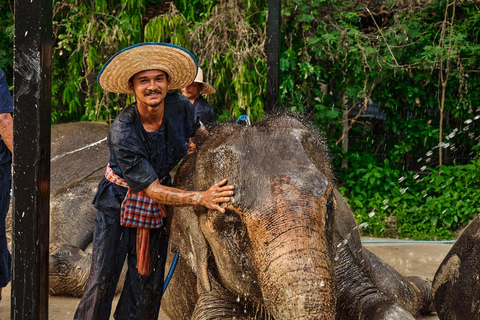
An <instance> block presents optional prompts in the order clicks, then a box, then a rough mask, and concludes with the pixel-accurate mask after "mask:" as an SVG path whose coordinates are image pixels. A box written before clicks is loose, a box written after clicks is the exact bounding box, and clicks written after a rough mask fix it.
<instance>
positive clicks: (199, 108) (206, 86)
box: [182, 68, 217, 128]
mask: <svg viewBox="0 0 480 320" xmlns="http://www.w3.org/2000/svg"><path fill="white" fill-rule="evenodd" d="M215 92H217V89H216V88H215V86H214V85H213V84H210V83H207V82H203V71H202V69H201V68H198V73H197V77H196V78H195V80H193V82H192V83H191V84H190V85H188V86H186V87H183V88H182V93H183V95H184V96H186V97H187V98H188V100H190V102H191V103H192V104H193V109H194V110H195V113H196V114H197V116H198V117H199V118H200V121H201V122H202V123H203V124H204V125H205V126H206V127H207V128H211V127H212V125H213V124H214V123H215V121H216V117H215V112H214V111H213V108H212V106H211V105H210V104H209V103H208V102H207V100H205V99H204V98H203V97H202V96H201V94H214V93H215Z"/></svg>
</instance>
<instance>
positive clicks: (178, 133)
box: [93, 93, 199, 220]
mask: <svg viewBox="0 0 480 320" xmlns="http://www.w3.org/2000/svg"><path fill="white" fill-rule="evenodd" d="M198 127H199V120H198V118H197V116H196V115H195V112H194V111H193V110H192V107H191V104H190V102H189V101H188V99H187V98H186V97H185V96H183V95H182V94H179V93H168V94H167V96H166V97H165V113H164V116H163V122H162V126H161V127H160V129H159V130H157V131H155V132H147V131H146V130H145V129H144V128H143V125H142V122H141V120H140V115H139V113H138V109H137V105H136V103H133V104H131V105H130V106H128V107H127V108H126V109H125V110H124V111H123V112H122V113H121V114H119V115H118V116H117V117H116V118H115V120H114V122H113V123H112V125H111V126H110V128H109V131H108V137H107V143H108V146H109V148H110V159H109V164H110V167H111V168H112V170H113V172H114V173H115V174H116V175H118V176H120V177H121V178H123V179H124V180H125V181H126V182H127V184H128V186H129V187H130V189H131V190H132V192H134V193H136V192H140V191H142V190H144V189H145V188H147V187H148V186H149V185H150V184H152V182H154V181H155V180H156V179H157V178H158V179H159V180H160V181H162V180H163V181H164V182H162V183H164V184H168V182H169V179H168V178H169V172H170V171H171V170H172V169H173V168H174V167H175V165H177V164H178V162H179V161H180V160H181V159H182V158H183V157H184V156H185V154H186V153H187V149H188V143H189V138H190V137H191V136H192V135H193V134H194V133H195V131H196V130H197V129H198ZM126 193H127V189H126V188H124V187H121V186H119V185H116V184H113V183H111V182H110V181H108V180H107V179H106V178H103V179H102V180H101V181H100V183H99V185H98V191H97V194H96V195H95V198H94V200H93V204H94V206H95V208H97V209H98V210H100V211H102V212H103V213H105V214H106V215H108V216H110V217H112V218H114V219H116V220H119V219H120V205H121V203H122V201H123V199H124V198H125V195H126Z"/></svg>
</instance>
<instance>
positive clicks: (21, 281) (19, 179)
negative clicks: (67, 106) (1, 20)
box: [11, 0, 52, 320]
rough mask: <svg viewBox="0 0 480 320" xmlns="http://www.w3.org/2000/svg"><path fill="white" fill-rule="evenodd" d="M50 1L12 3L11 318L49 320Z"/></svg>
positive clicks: (23, 0)
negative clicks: (13, 40)
mask: <svg viewBox="0 0 480 320" xmlns="http://www.w3.org/2000/svg"><path fill="white" fill-rule="evenodd" d="M51 69H52V0H35V1H31V0H15V42H14V81H13V84H14V111H13V123H14V125H13V142H14V144H13V211H12V213H13V250H12V253H13V254H12V255H13V258H12V270H13V275H12V308H11V310H12V311H11V317H12V319H42V320H47V319H48V254H49V251H48V250H49V248H48V247H49V243H48V242H49V211H50V203H49V202H50V121H51V120H50V118H51V110H50V103H51V76H52V74H51V72H52V71H51Z"/></svg>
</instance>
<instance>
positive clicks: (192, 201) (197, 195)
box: [144, 179, 234, 213]
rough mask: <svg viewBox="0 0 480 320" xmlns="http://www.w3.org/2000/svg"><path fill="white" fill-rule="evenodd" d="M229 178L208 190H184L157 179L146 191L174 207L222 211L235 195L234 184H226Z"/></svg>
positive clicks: (154, 198) (159, 201)
mask: <svg viewBox="0 0 480 320" xmlns="http://www.w3.org/2000/svg"><path fill="white" fill-rule="evenodd" d="M226 183H227V179H224V180H222V181H220V182H217V183H216V184H214V185H213V186H211V187H210V188H208V190H207V191H184V190H181V189H176V188H172V187H167V186H163V185H161V184H160V182H159V181H158V179H157V180H155V181H154V182H153V183H152V184H151V185H149V186H148V187H147V188H146V189H145V190H144V191H145V193H146V194H147V195H148V196H149V197H150V198H152V199H153V200H155V201H156V202H158V203H161V204H164V205H168V206H172V207H188V206H204V207H207V208H209V209H214V210H218V211H220V212H222V213H224V212H225V209H224V208H222V207H221V206H220V204H222V203H224V202H229V201H230V196H233V189H234V187H233V185H226Z"/></svg>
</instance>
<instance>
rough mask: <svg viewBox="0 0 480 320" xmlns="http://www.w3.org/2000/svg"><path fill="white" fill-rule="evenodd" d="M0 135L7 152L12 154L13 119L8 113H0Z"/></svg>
mask: <svg viewBox="0 0 480 320" xmlns="http://www.w3.org/2000/svg"><path fill="white" fill-rule="evenodd" d="M0 135H1V136H2V139H3V142H5V144H6V145H7V148H8V150H10V152H11V153H13V119H12V115H11V114H10V113H0Z"/></svg>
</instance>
